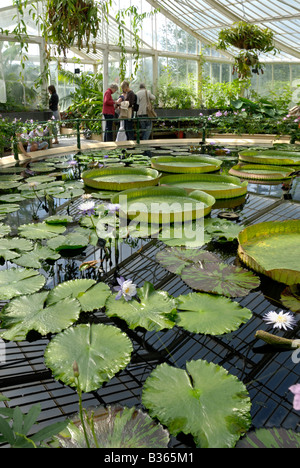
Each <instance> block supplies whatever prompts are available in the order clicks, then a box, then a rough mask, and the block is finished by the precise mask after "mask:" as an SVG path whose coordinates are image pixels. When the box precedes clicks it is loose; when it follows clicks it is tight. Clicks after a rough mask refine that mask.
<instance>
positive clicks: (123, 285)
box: [114, 276, 137, 301]
mask: <svg viewBox="0 0 300 468" xmlns="http://www.w3.org/2000/svg"><path fill="white" fill-rule="evenodd" d="M117 282H118V283H119V286H115V287H114V290H115V291H118V294H117V296H116V300H118V299H121V297H124V299H125V301H130V300H131V299H132V298H133V296H135V295H136V293H137V291H136V284H134V283H133V282H132V280H125V279H124V278H123V276H121V277H120V278H117Z"/></svg>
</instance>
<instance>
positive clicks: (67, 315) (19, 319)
mask: <svg viewBox="0 0 300 468" xmlns="http://www.w3.org/2000/svg"><path fill="white" fill-rule="evenodd" d="M47 296H48V291H45V292H41V293H37V294H31V295H29V296H22V297H18V298H16V299H13V300H12V301H11V302H10V303H9V304H8V305H7V306H5V307H4V308H3V309H2V312H1V314H0V318H1V321H2V328H6V329H7V330H6V331H5V332H3V333H2V334H1V336H2V338H4V339H7V340H13V341H23V340H25V338H26V336H27V334H28V332H29V331H31V330H36V331H37V332H39V333H40V334H41V335H47V334H48V333H59V332H61V331H62V330H64V329H66V328H68V327H70V326H71V325H72V324H73V323H74V322H76V320H77V319H78V317H79V314H80V305H79V303H78V302H77V301H76V300H75V299H71V298H66V299H63V300H61V301H60V302H59V303H56V304H52V305H50V306H47V305H46V299H47Z"/></svg>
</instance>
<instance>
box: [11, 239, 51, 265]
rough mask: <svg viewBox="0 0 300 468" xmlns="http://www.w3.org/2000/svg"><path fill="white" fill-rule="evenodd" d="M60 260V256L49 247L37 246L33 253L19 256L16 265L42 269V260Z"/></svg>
mask: <svg viewBox="0 0 300 468" xmlns="http://www.w3.org/2000/svg"><path fill="white" fill-rule="evenodd" d="M59 258H60V255H59V254H58V253H57V252H55V251H54V250H52V249H50V248H49V247H47V246H43V245H38V244H35V246H34V249H33V250H32V251H31V252H28V253H25V254H23V255H21V256H19V255H18V258H16V260H15V261H14V263H16V265H20V266H23V267H26V268H41V267H42V263H41V260H58V259H59Z"/></svg>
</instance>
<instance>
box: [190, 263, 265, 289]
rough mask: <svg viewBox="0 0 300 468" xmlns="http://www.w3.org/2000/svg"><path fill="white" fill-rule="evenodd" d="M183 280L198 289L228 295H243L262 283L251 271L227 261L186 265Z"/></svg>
mask: <svg viewBox="0 0 300 468" xmlns="http://www.w3.org/2000/svg"><path fill="white" fill-rule="evenodd" d="M181 277H182V279H183V281H184V282H185V283H186V284H187V285H189V286H190V287H191V288H193V289H195V290H197V291H204V292H209V293H212V294H220V295H223V296H226V297H243V296H246V295H247V294H249V292H250V291H251V290H252V289H255V288H257V287H258V286H259V285H260V279H259V278H258V277H257V276H256V275H254V274H253V273H252V272H251V271H248V270H245V269H243V268H240V267H236V266H234V265H227V264H225V263H205V264H204V265H201V264H195V265H191V266H188V267H185V268H184V269H183V271H182V273H181Z"/></svg>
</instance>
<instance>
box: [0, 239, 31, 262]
mask: <svg viewBox="0 0 300 468" xmlns="http://www.w3.org/2000/svg"><path fill="white" fill-rule="evenodd" d="M32 249H33V244H32V243H31V242H30V241H28V240H27V239H19V238H17V237H15V238H12V239H0V258H3V259H4V260H13V259H16V258H18V257H20V252H21V251H24V250H25V251H30V250H32Z"/></svg>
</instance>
